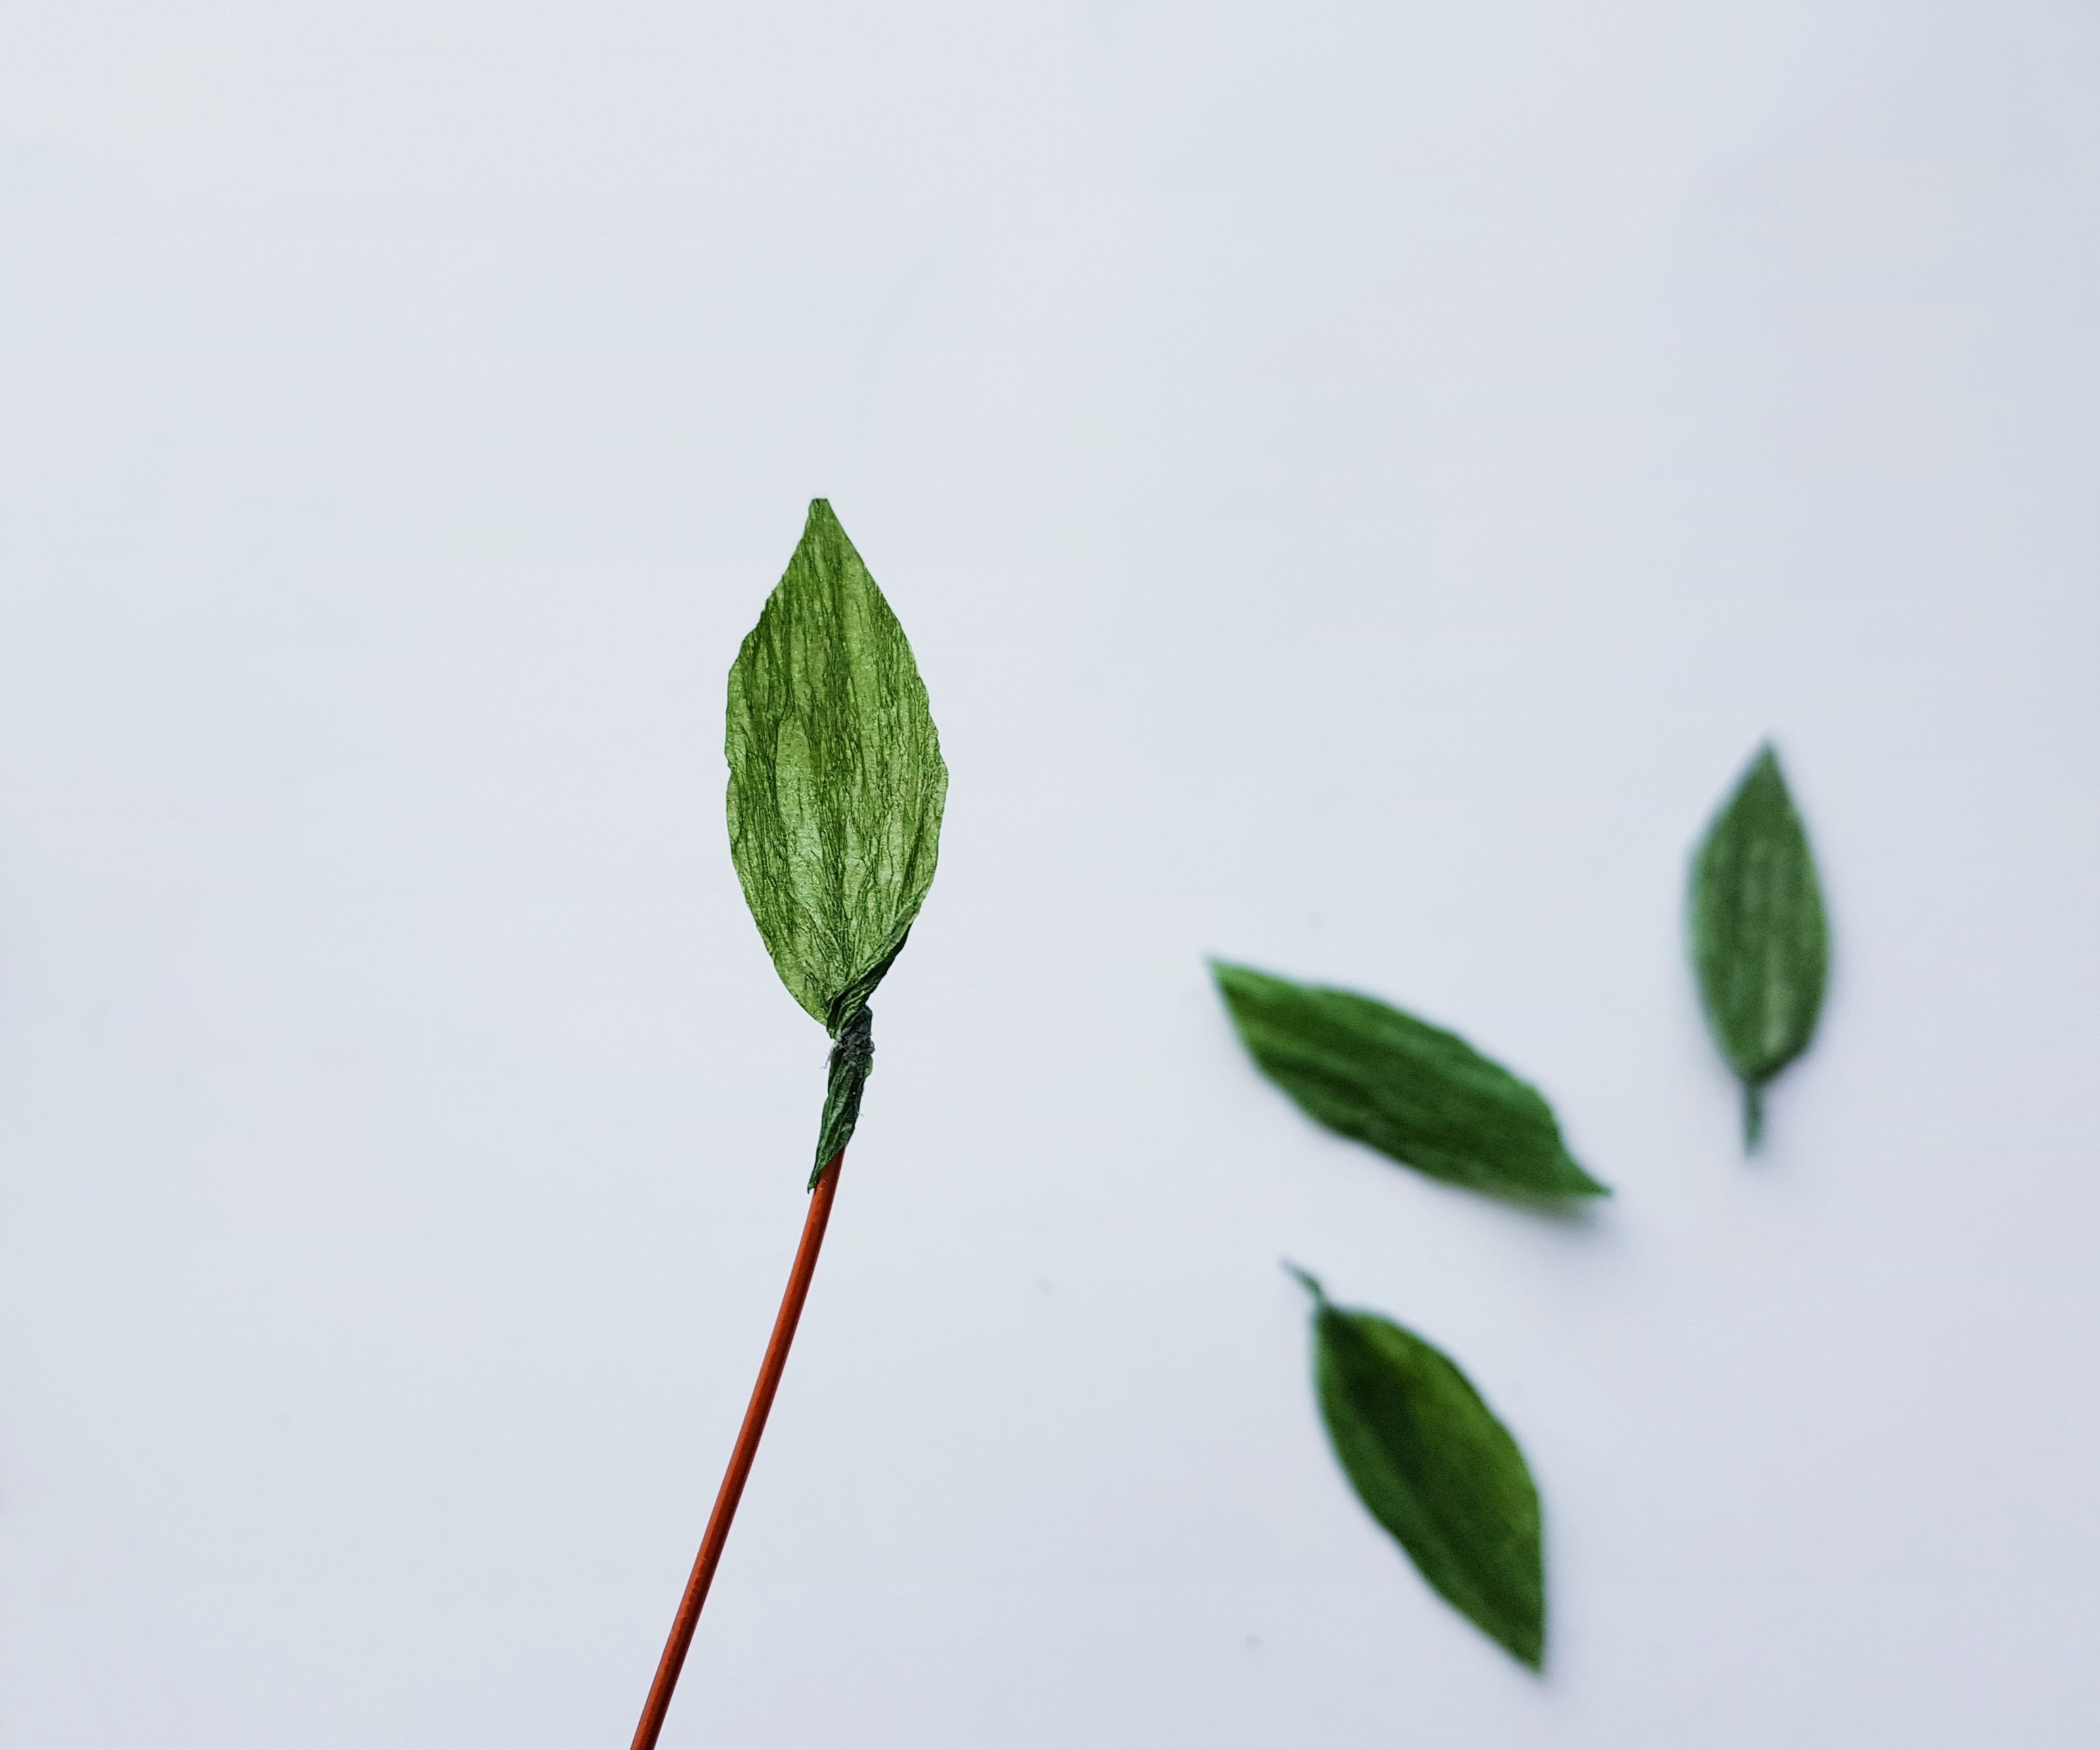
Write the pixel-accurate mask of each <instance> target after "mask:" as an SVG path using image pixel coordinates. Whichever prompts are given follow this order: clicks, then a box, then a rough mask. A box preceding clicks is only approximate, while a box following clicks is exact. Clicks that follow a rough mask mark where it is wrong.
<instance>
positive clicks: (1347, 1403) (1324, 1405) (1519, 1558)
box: [1293, 1271, 1546, 1671]
mask: <svg viewBox="0 0 2100 1750" xmlns="http://www.w3.org/2000/svg"><path fill="white" fill-rule="evenodd" d="M1293 1273H1294V1274H1295V1275H1296V1276H1298V1278H1299V1281H1302V1282H1303V1283H1304V1285H1305V1286H1306V1287H1307V1288H1308V1289H1310V1290H1311V1291H1312V1296H1313V1300H1314V1307H1313V1312H1312V1371H1313V1378H1314V1382H1315V1384H1316V1386H1317V1390H1318V1392H1319V1397H1320V1412H1321V1416H1322V1417H1324V1418H1325V1419H1326V1424H1327V1437H1328V1439H1330V1440H1331V1441H1332V1442H1333V1443H1334V1448H1335V1457H1336V1458H1338V1459H1339V1460H1340V1461H1341V1466H1342V1470H1343V1473H1344V1474H1346V1475H1347V1476H1348V1479H1349V1482H1350V1483H1351V1485H1352V1487H1353V1488H1355V1490H1356V1492H1357V1497H1358V1498H1359V1499H1361V1501H1362V1502H1363V1504H1364V1505H1365V1507H1367V1508H1369V1509H1370V1514H1371V1517H1372V1518H1373V1519H1376V1520H1377V1521H1378V1522H1379V1524H1381V1525H1383V1527H1385V1528H1386V1530H1387V1531H1388V1532H1391V1533H1392V1535H1393V1536H1394V1537H1395V1538H1396V1540H1397V1541H1399V1544H1400V1546H1401V1548H1402V1549H1405V1551H1406V1552H1407V1553H1408V1554H1409V1556H1410V1558H1412V1559H1413V1561H1414V1565H1415V1567H1417V1568H1418V1569H1420V1570H1421V1572H1422V1577H1423V1579H1424V1580H1427V1581H1428V1582H1429V1584H1430V1585H1432V1586H1433V1587H1435V1588H1436V1590H1437V1591H1438V1592H1439V1593H1440V1594H1442V1595H1443V1596H1444V1598H1445V1599H1446V1600H1447V1601H1449V1603H1450V1604H1451V1605H1452V1606H1453V1607H1454V1608H1456V1609H1457V1610H1458V1611H1461V1612H1462V1614H1463V1615H1465V1616H1467V1617H1469V1618H1471V1620H1472V1621H1473V1622H1474V1623H1475V1624H1476V1625H1477V1626H1478V1627H1479V1628H1480V1629H1482V1630H1483V1631H1485V1633H1487V1634H1488V1635H1489V1637H1491V1638H1493V1639H1494V1640H1496V1641H1498V1642H1500V1643H1501V1644H1502V1646H1504V1647H1505V1648H1507V1650H1508V1651H1510V1652H1511V1654H1512V1655H1515V1657H1516V1658H1517V1659H1519V1660H1522V1661H1523V1662H1524V1664H1527V1665H1529V1666H1530V1667H1531V1668H1533V1670H1534V1671H1535V1670H1537V1669H1538V1668H1539V1666H1540V1664H1541V1663H1542V1660H1544V1657H1545V1653H1546V1571H1545V1561H1544V1556H1543V1554H1542V1536H1541V1531H1540V1523H1539V1510H1538V1490H1537V1487H1536V1486H1535V1485H1534V1484H1533V1482H1532V1479H1531V1470H1530V1467H1529V1466H1527V1465H1526V1464H1525V1463H1524V1454H1523V1452H1521V1451H1520V1450H1519V1449H1518V1447H1517V1444H1516V1442H1515V1439H1512V1438H1511V1435H1510V1432H1509V1430H1507V1428H1505V1427H1504V1426H1502V1424H1501V1423H1500V1422H1498V1421H1497V1420H1496V1419H1495V1417H1494V1413H1493V1412H1492V1411H1491V1410H1489V1408H1488V1407H1487V1405H1486V1404H1484V1403H1482V1402H1481V1401H1480V1394H1479V1393H1478V1392H1477V1391H1475V1390H1474V1389H1473V1387H1472V1384H1471V1382H1470V1381H1469V1380H1467V1378H1466V1376H1465V1375H1464V1374H1463V1373H1461V1372H1459V1370H1458V1368H1457V1366H1456V1365H1455V1364H1453V1362H1452V1361H1451V1360H1450V1359H1449V1357H1448V1356H1446V1355H1444V1354H1443V1353H1442V1352H1441V1351H1439V1350H1437V1349H1436V1348H1433V1347H1432V1346H1431V1345H1429V1344H1428V1343H1426V1342H1423V1340H1422V1339H1421V1338H1419V1337H1417V1336H1416V1335H1414V1333H1413V1332H1411V1331H1406V1330H1403V1329H1401V1327H1400V1326H1399V1325H1395V1324H1394V1323H1393V1322H1392V1320H1389V1319H1383V1318H1380V1317H1379V1316H1378V1315H1377V1314H1376V1313H1374V1312H1365V1311H1357V1310H1356V1309H1353V1308H1346V1307H1337V1306H1335V1305H1334V1304H1333V1303H1331V1302H1330V1301H1329V1300H1328V1298H1327V1297H1326V1294H1325V1293H1324V1292H1323V1291H1322V1290H1321V1287H1320V1285H1319V1283H1318V1282H1317V1281H1314V1280H1313V1279H1312V1277H1311V1276H1307V1275H1306V1274H1305V1273H1304V1272H1303V1271H1294V1272H1293Z"/></svg>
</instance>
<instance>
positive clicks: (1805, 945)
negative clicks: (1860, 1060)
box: [1691, 744, 1830, 1148]
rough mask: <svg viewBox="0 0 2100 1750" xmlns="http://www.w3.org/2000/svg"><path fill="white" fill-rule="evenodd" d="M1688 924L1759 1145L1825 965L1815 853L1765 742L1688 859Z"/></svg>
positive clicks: (1710, 1015) (1710, 1007)
mask: <svg viewBox="0 0 2100 1750" xmlns="http://www.w3.org/2000/svg"><path fill="white" fill-rule="evenodd" d="M1691 928H1692V963H1693V965H1694V966H1695V967H1696V969H1697V971H1698V974H1699V995H1700V998H1701V1002H1703V1003H1705V1008H1706V1021H1707V1025H1709V1026H1710V1028H1712V1029H1713V1033H1714V1042H1715V1043H1717V1044H1718V1045H1719V1047H1721V1051H1722V1055H1723V1056H1725V1057H1727V1060H1728V1062H1729V1065H1731V1067H1732V1068H1733V1069H1734V1070H1735V1072H1736V1077H1737V1078H1738V1079H1740V1081H1741V1082H1742V1084H1743V1140H1744V1144H1745V1146H1746V1147H1748V1148H1755V1147H1756V1146H1757V1145H1758V1137H1759V1136H1760V1135H1761V1134H1762V1131H1763V1127H1764V1102H1763V1094H1764V1089H1765V1085H1766V1084H1767V1082H1770V1081H1771V1079H1772V1078H1773V1077H1774V1076H1776V1075H1777V1074H1778V1073H1780V1070H1782V1069H1785V1068H1786V1066H1787V1065H1789V1064H1790V1063H1792V1062H1793V1060H1794V1059H1795V1058H1797V1057H1798V1056H1800V1055H1801V1054H1802V1052H1803V1051H1806V1050H1807V1048H1808V1042H1809V1041H1810V1039H1811V1038H1813V1037H1814V1036H1815V1020H1816V1016H1817V1015H1818V1014H1819V1013H1820V1012H1821V1009H1822V1007H1823V987H1824V983H1825V982H1826V981H1827V980H1828V978H1829V972H1830V929H1829V923H1828V922H1827V920H1826V919H1825V918H1824V912H1823V890H1822V888H1821V885H1820V884H1819V882H1818V881H1817V879H1816V876H1815V856H1814V854H1813V853H1811V851H1810V850H1809V848H1808V834H1807V830H1806V829H1805V828H1804V827H1802V824H1801V816H1800V815H1799V813H1797V812H1796V811H1795V809H1794V806H1793V797H1792V796H1789V795H1788V794H1787V788H1786V779H1785V778H1784V777H1783V776H1781V775H1780V769H1779V756H1778V755H1776V753H1774V752H1772V750H1771V746H1770V745H1769V744H1767V746H1765V747H1762V748H1760V749H1759V750H1758V756H1757V757H1756V759H1754V760H1752V761H1751V762H1750V767H1749V770H1748V771H1747V772H1745V774H1743V778H1742V782H1740V783H1739V784H1738V785H1736V792H1735V794H1734V795H1733V796H1731V797H1729V799H1728V800H1727V804H1726V805H1725V806H1724V807H1723V809H1722V810H1721V812H1720V813H1718V815H1716V816H1715V817H1714V824H1713V825H1712V827H1710V828H1709V829H1708V830H1707V833H1706V838H1705V843H1704V844H1701V846H1700V847H1699V852H1698V855H1697V856H1696V857H1694V858H1693V860H1692V897H1691Z"/></svg>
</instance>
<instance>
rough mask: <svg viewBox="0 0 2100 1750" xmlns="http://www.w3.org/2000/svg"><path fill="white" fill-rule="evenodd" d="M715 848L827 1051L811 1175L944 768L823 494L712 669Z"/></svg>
mask: <svg viewBox="0 0 2100 1750" xmlns="http://www.w3.org/2000/svg"><path fill="white" fill-rule="evenodd" d="M727 747H728V753H729V838H730V854H731V855H732V856H733V857H734V858H735V862H736V873H737V879H739V881H741V882H742V883H743V897H744V898H745V900H746V901H748V903H749V905H750V906H751V915H752V917H753V918H754V919H757V923H758V930H759V933H760V935H761V936H762V937H765V946H766V950H767V951H768V952H769V953H770V954H771V955H772V956H773V963H774V967H775V968H778V969H779V973H780V978H781V981H782V982H783V984H785V985H787V989H788V990H789V991H790V992H792V994H793V995H794V998H795V1000H796V1002H798V1003H801V1005H802V1007H804V1008H805V1009H807V1010H808V1011H809V1012H810V1014H812V1015H814V1016H815V1017H816V1018H817V1019H818V1020H820V1021H822V1022H823V1024H824V1026H825V1028H826V1029H827V1031H829V1032H830V1034H832V1038H834V1039H835V1040H837V1041H838V1042H839V1046H838V1048H837V1049H836V1050H834V1051H833V1052H832V1073H831V1078H830V1083H829V1087H828V1090H827V1095H826V1099H825V1118H824V1124H823V1137H822V1140H820V1142H819V1144H818V1148H819V1153H818V1163H817V1164H818V1167H819V1169H821V1168H822V1166H823V1164H824V1163H825V1162H827V1161H828V1160H829V1159H830V1158H831V1157H832V1154H834V1153H836V1152H837V1150H838V1149H839V1148H843V1147H844V1146H845V1138H846V1137H847V1136H849V1135H851V1134H852V1131H853V1124H854V1117H855V1116H856V1114H857V1113H858V1111H859V1107H860V1088H861V1084H862V1082H864V1081H865V1080H866V1079H867V1066H868V1064H869V1061H870V1060H871V1057H872V1056H873V1048H872V1046H871V1044H870V1043H869V1039H868V1033H867V1028H866V1026H865V1025H860V1026H858V1027H854V1031H853V1033H852V1034H850V1035H849V1034H848V1029H849V1026H851V1025H853V1024H854V1023H855V1022H856V1020H858V1017H860V1016H863V1015H864V1014H865V1012H866V1010H867V999H868V998H869V996H870V994H872V992H873V991H874V990H875V987H876V985H878V984H879V983H880V982H881V980H882V976H883V974H884V973H885V972H888V971H889V966H890V963H891V962H892V961H893V960H894V959H896V958H897V954H898V950H900V949H901V948H902V946H904V938H905V937H906V936H907V934H908V933H909V932H910V930H911V920H912V919H914V918H915V917H916V916H917V915H918V913H919V906H920V902H921V901H924V898H925V897H926V890H927V888H929V886H931V885H932V884H933V865H934V862H935V859H936V857H937V856H938V854H939V851H940V843H941V809H942V804H943V803H944V801H945V800H946V796H947V791H948V769H947V767H946V765H944V764H942V759H941V743H940V738H939V737H938V736H937V734H935V733H934V729H933V715H932V713H931V712H929V710H928V708H927V704H926V689H925V686H924V683H923V682H921V681H920V678H919V669H918V665H917V664H916V663H914V662H913V660H912V658H911V645H910V644H909V643H907V641H906V640H905V637H904V630H903V628H902V627H901V626H899V625H898V623H897V616H896V615H893V613H891V612H890V611H889V603H888V602H885V600H884V599H883V597H882V592H881V591H880V589H878V588H876V585H875V580H874V579H873V578H872V577H871V576H869V575H868V572H867V566H865V565H863V564H862V562H861V558H860V555H859V554H858V553H856V552H855V551H854V545H853V543H852V542H851V541H849V540H847V539H846V533H845V530H844V529H842V528H840V527H839V522H838V518H836V517H835V516H833V515H832V507H831V506H830V505H827V503H825V501H824V500H823V499H821V498H820V499H817V500H814V501H813V502H812V503H811V504H810V518H809V522H808V523H807V524H806V526H805V527H804V529H803V531H802V539H801V544H799V545H798V546H797V547H796V549H795V555H794V557H793V558H792V559H790V560H789V561H788V562H787V574H786V575H784V576H783V577H782V579H781V580H780V583H779V587H778V588H775V589H774V592H773V593H772V595H771V596H770V597H768V598H767V601H766V603H765V609H764V611H762V612H761V614H760V615H759V616H758V624H757V626H755V627H753V628H752V632H751V635H750V636H749V637H747V638H746V639H745V640H744V641H743V649H742V650H740V651H739V652H738V655H737V659H736V662H735V665H734V666H733V667H732V668H730V674H729V733H728V743H727Z"/></svg>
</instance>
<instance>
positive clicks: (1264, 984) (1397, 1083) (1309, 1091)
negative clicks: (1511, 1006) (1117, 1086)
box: [1211, 960, 1610, 1197]
mask: <svg viewBox="0 0 2100 1750" xmlns="http://www.w3.org/2000/svg"><path fill="white" fill-rule="evenodd" d="M1211 976H1213V977H1214V978H1215V979H1216V980H1217V981H1218V990H1219V991H1220V993H1221V994H1223V995H1224V999H1225V1006H1226V1007H1228V1008H1229V1009H1230V1010H1231V1011H1232V1016H1233V1025H1235V1026H1237V1028H1238V1029H1239V1034H1240V1038H1242V1040H1243V1041H1244V1042H1245V1043H1246V1048H1247V1050H1248V1051H1251V1052H1252V1053H1253V1055H1254V1060H1255V1062H1256V1063H1257V1064H1259V1065H1260V1066H1261V1068H1262V1070H1263V1072H1264V1073H1265V1074H1266V1075H1267V1076H1268V1078H1269V1079H1270V1080H1271V1081H1272V1082H1275V1083H1276V1085H1277V1087H1280V1088H1282V1090H1283V1091H1284V1092H1285V1093H1286V1094H1288V1095H1290V1097H1291V1098H1292V1099H1293V1100H1296V1101H1297V1102H1298V1104H1299V1105H1300V1106H1301V1107H1303V1108H1304V1110H1305V1111H1306V1113H1308V1115H1309V1116H1310V1117H1313V1118H1315V1119H1317V1120H1318V1121H1319V1122H1321V1123H1322V1124H1324V1125H1326V1126H1327V1128H1328V1129H1330V1130H1331V1131H1339V1132H1340V1133H1341V1134H1342V1135H1344V1136H1348V1137H1353V1138H1354V1139H1356V1140H1357V1141H1358V1142H1362V1143H1368V1144H1370V1146H1371V1147H1372V1148H1375V1149H1377V1150H1378V1151H1379V1153H1382V1154H1387V1155H1390V1156H1392V1158H1393V1159H1394V1160H1396V1161H1398V1162H1401V1163H1402V1164H1403V1165H1404V1166H1411V1167H1413V1168H1414V1169H1415V1170H1417V1171H1418V1172H1422V1173H1427V1174H1428V1175H1430V1176H1431V1177H1432V1179H1448V1180H1449V1182H1450V1183H1452V1184H1456V1185H1466V1186H1469V1187H1471V1188H1472V1189H1474V1190H1476V1191H1489V1192H1497V1193H1498V1194H1500V1195H1502V1196H1505V1197H1598V1196H1609V1195H1610V1192H1609V1191H1608V1189H1607V1188H1606V1187H1604V1186H1603V1185H1600V1184H1598V1183H1597V1181H1596V1180H1595V1179H1592V1178H1591V1177H1590V1175H1588V1174H1587V1173H1586V1172H1584V1171H1583V1170H1582V1168H1581V1167H1580V1166H1577V1165H1576V1163H1575V1161H1574V1158H1573V1157H1572V1156H1571V1155H1570V1154H1569V1153H1568V1150H1567V1148H1565V1147H1564V1145H1563V1144H1562V1143H1561V1140H1560V1126H1559V1125H1557V1124H1556V1123H1555V1122H1554V1118H1553V1109H1552V1108H1551V1106H1549V1105H1548V1104H1546V1100H1545V1096H1544V1095H1542V1094H1541V1093H1540V1092H1539V1091H1538V1090H1537V1088H1535V1087H1532V1086H1531V1085H1530V1084H1529V1082H1520V1081H1519V1080H1518V1079H1517V1078H1515V1076H1513V1075H1511V1073H1509V1071H1507V1069H1503V1068H1502V1065H1499V1064H1497V1063H1493V1062H1491V1061H1489V1060H1488V1059H1487V1058H1485V1057H1483V1056H1480V1053H1479V1052H1478V1051H1475V1050H1474V1049H1473V1048H1472V1047H1471V1046H1470V1045H1468V1044H1467V1043H1466V1042H1465V1041H1464V1040H1463V1039H1462V1038H1459V1037H1458V1035H1457V1034H1454V1033H1446V1032H1445V1031H1444V1030H1443V1029H1441V1028H1440V1027H1432V1026H1431V1025H1429V1024H1428V1023H1427V1021H1421V1020H1416V1019H1415V1018H1414V1016H1412V1015H1405V1014H1402V1013H1401V1011H1400V1010H1398V1009H1396V1008H1392V1007H1388V1006H1387V1004H1385V1003H1380V1002H1379V1001H1378V1000H1377V999H1376V998H1373V997H1365V996H1359V995H1357V994H1356V993H1355V992H1354V991H1350V990H1329V989H1327V988H1326V987H1325V986H1324V985H1299V984H1294V983H1293V982H1291V981H1290V980H1289V979H1287V978H1277V977H1274V976H1271V975H1270V974H1268V973H1267V972H1255V971H1253V970H1252V969H1251V968H1247V967H1244V966H1229V965H1227V964H1225V963H1224V962H1223V961H1220V960H1213V961H1212V962H1211Z"/></svg>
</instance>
